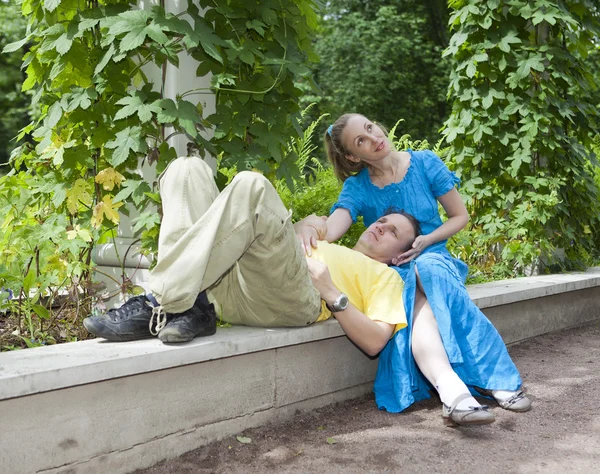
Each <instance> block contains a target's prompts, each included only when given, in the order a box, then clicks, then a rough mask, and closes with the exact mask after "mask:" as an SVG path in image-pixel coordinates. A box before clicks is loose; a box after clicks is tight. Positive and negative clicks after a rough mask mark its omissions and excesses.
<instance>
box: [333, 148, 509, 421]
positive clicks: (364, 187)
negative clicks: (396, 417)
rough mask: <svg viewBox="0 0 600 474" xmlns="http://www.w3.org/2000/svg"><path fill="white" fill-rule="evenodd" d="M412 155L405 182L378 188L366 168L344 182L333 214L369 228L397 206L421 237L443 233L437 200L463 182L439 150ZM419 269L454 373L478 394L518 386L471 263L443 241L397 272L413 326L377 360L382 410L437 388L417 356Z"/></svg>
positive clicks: (393, 409) (377, 398) (403, 406)
mask: <svg viewBox="0 0 600 474" xmlns="http://www.w3.org/2000/svg"><path fill="white" fill-rule="evenodd" d="M408 152H409V153H410V155H411V160H410V166H409V168H408V171H407V172H406V175H405V176H404V179H403V180H402V181H400V182H399V183H392V184H390V185H388V186H385V187H384V188H378V187H377V186H375V185H373V184H372V183H371V179H370V177H369V173H368V170H367V169H363V170H362V171H360V172H359V173H358V174H356V175H355V176H352V177H350V178H348V179H347V180H346V181H345V182H344V187H343V189H342V192H341V194H340V197H339V199H338V201H337V203H336V204H335V205H334V206H333V207H332V209H331V212H333V211H334V210H335V209H337V208H343V209H347V210H348V211H349V212H350V215H351V216H352V220H353V222H356V219H357V217H358V216H360V215H362V216H363V219H364V222H365V225H366V226H369V225H371V224H372V223H373V222H375V221H376V220H377V219H378V218H379V217H381V215H382V214H384V212H385V211H386V210H387V209H388V208H389V207H390V206H393V207H395V208H398V209H401V210H404V211H405V212H408V213H409V214H412V215H413V216H415V218H416V219H417V220H418V221H419V223H420V225H421V230H422V233H423V234H429V233H431V232H433V231H434V230H435V229H437V228H438V227H439V226H440V225H442V220H441V217H440V214H439V211H438V201H437V199H436V198H437V197H439V196H442V195H444V194H446V193H447V192H448V191H450V190H451V189H452V188H453V187H454V186H455V185H457V184H458V183H459V182H460V180H459V179H458V178H457V177H456V176H455V175H454V173H452V172H451V171H450V170H449V169H448V168H447V167H446V165H444V163H443V162H442V160H440V158H438V157H437V156H436V155H435V154H434V153H433V152H431V151H429V150H426V151H411V150H408ZM415 265H416V266H417V267H418V269H419V275H420V279H421V284H422V286H423V289H424V291H425V294H426V296H427V300H428V301H429V304H430V305H431V308H432V310H433V313H434V315H435V318H436V321H437V324H438V327H439V330H440V335H441V337H442V341H443V343H444V347H445V349H446V353H447V354H448V359H449V360H450V363H451V364H452V367H453V369H454V371H455V372H456V373H457V374H458V375H459V377H460V378H461V379H462V380H463V381H464V382H465V383H466V384H467V385H468V386H469V387H470V388H471V389H472V391H473V387H475V386H476V387H481V388H487V389H491V390H493V389H502V390H516V389H518V388H519V387H520V386H521V377H520V375H519V371H518V370H517V368H516V367H515V365H514V363H513V361H512V360H511V358H510V356H509V355H508V351H507V350H506V345H505V344H504V341H503V340H502V338H501V336H500V334H499V333H498V331H497V330H496V328H495V327H494V326H493V325H492V323H491V322H490V321H489V320H488V319H487V318H486V316H485V315H484V314H483V313H482V312H481V311H480V310H479V308H478V307H477V306H476V305H475V303H473V301H471V298H470V297H469V294H468V293H467V289H466V287H465V281H466V277H467V273H468V267H467V265H466V264H465V263H464V262H462V261H461V260H458V259H456V258H453V257H452V256H451V255H450V252H448V250H447V249H446V241H442V242H438V243H437V244H434V245H432V246H430V247H428V248H426V249H425V250H424V251H423V253H422V254H421V255H419V256H418V257H417V258H416V259H414V260H412V261H411V262H409V263H407V264H405V265H402V266H400V267H394V269H395V270H397V271H398V273H399V274H400V276H401V277H402V279H403V280H404V282H405V286H404V293H403V302H404V308H405V310H406V317H407V322H408V328H407V329H406V330H402V331H398V332H397V333H396V334H395V335H394V337H393V338H392V339H391V340H390V341H389V342H388V343H387V345H386V346H385V348H384V349H383V351H382V352H381V354H380V355H379V365H378V369H377V376H376V378H375V385H374V392H375V401H376V403H377V406H378V407H379V408H380V409H385V410H387V411H389V412H394V413H396V412H400V411H402V410H404V409H406V408H407V407H409V406H410V405H412V404H413V403H414V402H417V401H420V400H423V399H426V398H429V396H430V395H429V390H430V389H431V388H432V387H431V385H430V384H429V382H428V381H427V379H425V377H424V376H423V374H422V373H421V372H420V371H419V369H418V368H417V365H416V363H415V360H414V358H413V355H412V351H411V333H412V331H411V328H412V318H413V314H412V313H413V307H414V301H415V290H416V273H415ZM473 393H477V392H475V391H473Z"/></svg>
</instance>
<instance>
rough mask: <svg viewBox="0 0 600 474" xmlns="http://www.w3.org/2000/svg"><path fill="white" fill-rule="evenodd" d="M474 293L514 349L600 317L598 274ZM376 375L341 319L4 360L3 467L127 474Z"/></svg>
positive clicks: (360, 389) (359, 390) (0, 395)
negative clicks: (185, 340) (181, 342)
mask: <svg viewBox="0 0 600 474" xmlns="http://www.w3.org/2000/svg"><path fill="white" fill-rule="evenodd" d="M469 293H470V294H471V297H472V298H473V299H474V301H475V302H476V303H477V304H478V305H479V306H480V307H481V308H482V309H483V310H484V312H485V313H486V315H487V316H488V317H489V318H490V319H491V320H492V322H493V323H494V324H495V325H496V327H497V328H498V330H499V331H500V333H501V334H502V336H503V338H504V339H505V341H506V342H507V343H511V342H515V341H518V340H522V339H525V338H528V337H533V336H536V335H539V334H543V333H545V332H548V331H553V330H558V329H562V328H566V327H570V326H574V325H577V324H580V323H583V322H586V321H591V320H594V319H598V318H600V304H598V303H599V302H600V269H592V270H590V271H589V272H586V273H574V274H567V275H549V276H537V277H530V278H522V279H516V280H508V281H501V282H494V283H487V284H482V285H472V286H470V287H469ZM376 367H377V361H374V360H370V359H369V358H367V357H365V356H364V355H363V354H362V353H361V352H360V351H359V350H358V349H356V348H355V347H354V346H353V345H352V344H351V343H350V342H349V341H348V340H347V338H346V337H345V336H344V335H343V331H342V330H341V328H340V326H339V324H338V323H337V322H336V321H327V322H324V323H319V324H316V325H313V326H310V327H305V328H294V329H260V328H247V327H232V328H223V329H219V330H218V331H217V334H216V335H215V336H212V337H210V338H206V339H198V340H196V341H193V342H191V343H189V344H185V345H176V346H166V345H163V344H161V343H160V342H159V341H158V340H156V339H152V340H145V341H137V342H130V343H120V344H115V343H107V342H103V341H100V340H91V341H83V342H77V343H71V344H62V345H59V346H49V347H43V348H36V349H28V350H25V351H16V352H10V353H2V354H0V411H1V413H2V414H3V416H2V418H3V423H2V425H3V426H2V430H0V446H2V449H1V450H0V465H1V466H3V467H2V471H3V472H4V471H5V472H10V473H15V474H16V473H29V472H69V473H70V474H73V473H84V472H85V473H89V472H111V473H125V472H130V471H132V470H135V469H137V468H142V467H146V466H150V465H152V464H155V463H156V462H158V461H160V460H162V459H164V458H168V457H173V456H177V455H179V454H181V453H183V452H186V451H189V450H191V449H194V448H196V447H198V446H200V445H202V444H206V443H208V442H210V441H213V440H215V439H219V438H222V437H224V436H228V435H230V434H234V433H238V432H240V431H242V430H244V429H245V428H249V427H252V426H257V425H260V424H263V423H265V422H267V421H272V420H276V419H280V418H283V417H286V416H288V415H290V414H292V413H294V412H295V411H296V410H298V409H301V410H309V409H313V408H316V407H319V406H323V405H326V404H328V403H331V402H334V401H339V400H343V399H346V398H352V397H356V396H359V395H361V394H363V393H366V392H368V391H370V390H371V385H372V381H373V379H374V375H375V371H376ZM31 439H35V440H36V446H37V447H36V449H35V450H32V449H30V448H29V446H30V444H29V442H30V440H31Z"/></svg>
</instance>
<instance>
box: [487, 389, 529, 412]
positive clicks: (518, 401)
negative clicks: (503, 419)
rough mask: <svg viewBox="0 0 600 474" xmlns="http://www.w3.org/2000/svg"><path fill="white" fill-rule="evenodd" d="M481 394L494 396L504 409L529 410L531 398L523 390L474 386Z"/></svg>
mask: <svg viewBox="0 0 600 474" xmlns="http://www.w3.org/2000/svg"><path fill="white" fill-rule="evenodd" d="M476 388H477V391H478V392H479V393H481V394H482V395H487V396H488V397H494V399H495V400H496V401H497V402H498V405H500V407H502V408H504V409H505V410H509V411H514V412H517V413H522V412H525V411H529V410H531V400H530V399H529V397H527V395H525V392H524V391H523V390H488V389H485V388H479V387H476Z"/></svg>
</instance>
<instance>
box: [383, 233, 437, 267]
mask: <svg viewBox="0 0 600 474" xmlns="http://www.w3.org/2000/svg"><path fill="white" fill-rule="evenodd" d="M429 245H430V244H429V239H428V238H427V236H426V235H419V236H417V238H416V239H415V241H414V242H413V244H412V248H411V249H409V250H407V251H406V252H404V253H401V254H400V255H398V256H396V257H394V258H393V259H392V265H398V266H399V265H404V264H405V263H408V262H410V261H411V260H414V259H415V258H417V257H418V256H419V255H420V254H421V252H422V251H423V250H425V248H427V247H429Z"/></svg>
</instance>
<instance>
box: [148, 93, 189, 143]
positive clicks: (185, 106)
mask: <svg viewBox="0 0 600 474" xmlns="http://www.w3.org/2000/svg"><path fill="white" fill-rule="evenodd" d="M154 103H155V104H157V105H159V106H160V107H161V109H162V110H161V111H160V112H159V113H158V115H157V120H158V121H159V122H160V123H171V124H177V125H179V126H180V127H181V128H183V129H184V130H185V131H186V132H187V133H188V134H189V135H191V136H192V137H196V136H197V135H198V131H197V130H196V124H197V123H200V120H201V118H200V116H199V115H198V109H197V108H196V106H195V105H194V104H192V103H191V102H188V101H187V100H181V99H180V100H178V101H177V103H175V102H173V100H171V99H161V100H158V101H156V102H154Z"/></svg>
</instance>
